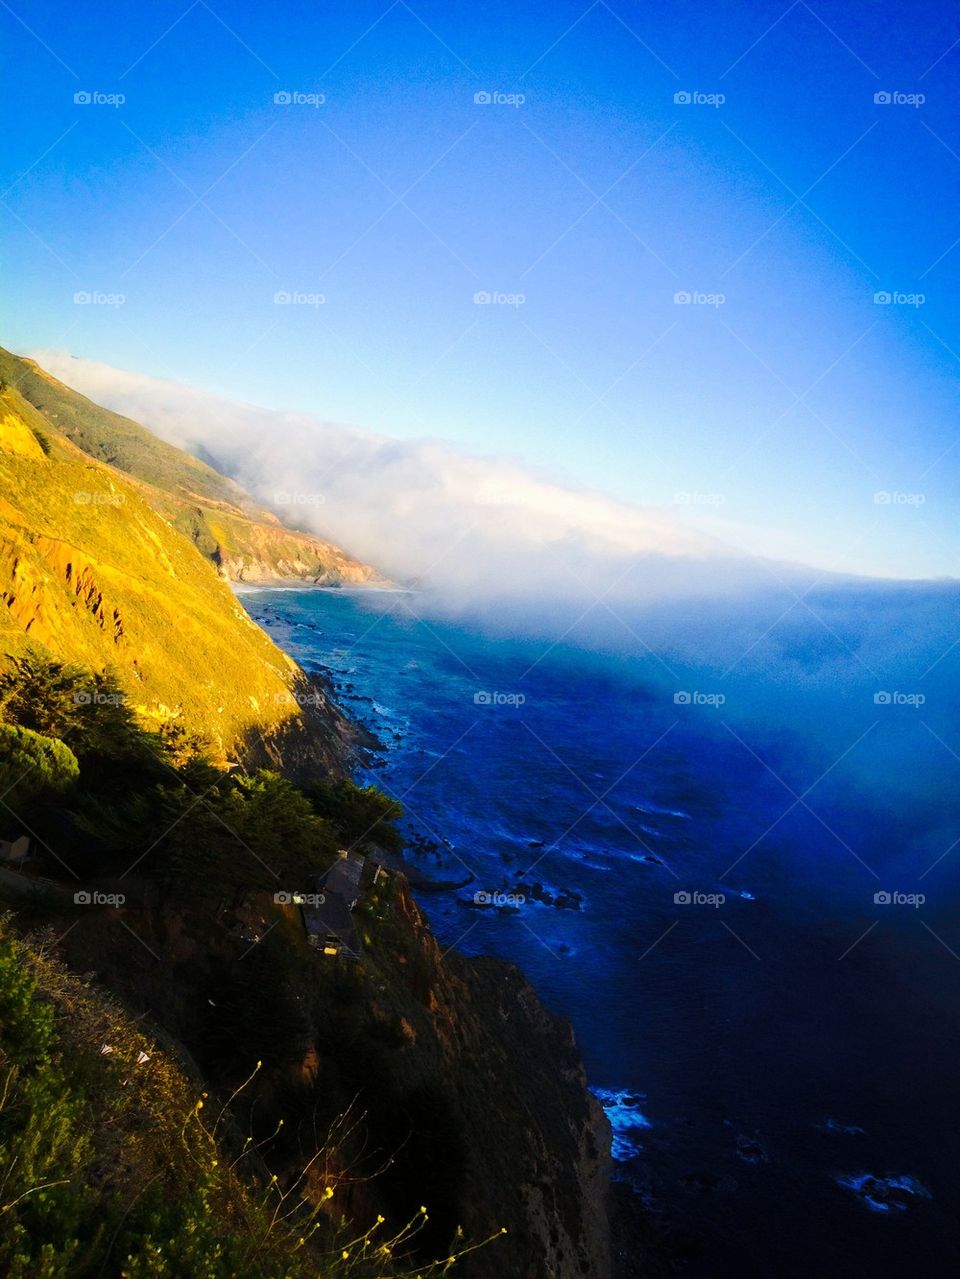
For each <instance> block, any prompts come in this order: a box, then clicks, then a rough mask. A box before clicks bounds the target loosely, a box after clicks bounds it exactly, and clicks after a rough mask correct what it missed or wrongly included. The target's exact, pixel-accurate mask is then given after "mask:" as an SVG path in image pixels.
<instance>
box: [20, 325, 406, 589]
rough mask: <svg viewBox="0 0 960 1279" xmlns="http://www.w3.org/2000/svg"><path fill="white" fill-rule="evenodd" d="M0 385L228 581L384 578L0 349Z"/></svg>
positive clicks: (213, 472)
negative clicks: (123, 484)
mask: <svg viewBox="0 0 960 1279" xmlns="http://www.w3.org/2000/svg"><path fill="white" fill-rule="evenodd" d="M0 381H2V382H3V383H5V384H6V385H7V386H8V387H10V388H12V389H14V390H16V391H17V392H19V394H20V395H21V396H22V397H23V399H24V400H25V401H27V402H28V403H29V404H30V405H31V407H32V408H33V409H35V410H36V411H37V413H38V414H39V415H40V416H41V417H42V418H43V419H44V420H45V421H46V423H47V424H48V426H49V427H50V428H51V429H52V430H54V431H56V432H57V433H58V434H60V435H61V436H63V437H65V438H66V439H68V440H70V441H71V443H73V444H74V445H75V446H76V447H77V448H78V449H80V450H81V451H82V452H83V453H85V454H87V455H88V456H89V457H91V458H94V459H95V460H97V461H99V462H103V463H105V464H107V465H108V466H110V467H112V468H113V469H114V470H116V471H119V472H121V473H122V474H123V475H124V476H125V477H126V478H127V480H128V482H129V483H132V484H134V485H135V486H136V488H137V489H138V491H139V493H140V496H141V498H142V499H143V501H144V502H146V504H147V505H149V506H150V507H152V508H153V509H154V510H155V511H157V512H158V513H159V514H160V515H162V516H163V518H164V519H165V520H167V521H168V522H169V523H170V524H172V525H173V527H174V528H176V529H178V530H179V531H180V532H181V533H183V534H184V535H185V536H186V537H188V538H189V539H190V540H191V541H192V542H193V543H194V545H195V546H196V547H197V549H198V550H199V551H200V553H201V554H202V555H203V556H204V557H205V558H206V559H208V560H209V561H210V562H211V563H212V564H214V565H215V566H216V568H217V569H218V570H219V571H220V572H221V574H222V575H223V576H224V577H227V578H229V579H230V580H233V581H244V580H264V579H269V578H286V577H290V578H300V579H302V580H304V581H314V582H321V583H323V584H325V585H339V584H341V583H367V582H371V583H372V582H379V581H383V579H382V578H381V577H380V576H379V574H378V573H377V572H376V571H375V570H374V569H372V568H371V567H370V566H369V565H368V564H362V563H360V562H359V561H358V560H355V559H354V558H353V557H352V556H350V555H348V554H347V553H346V552H345V551H344V550H342V549H341V548H340V547H338V546H335V545H334V544H333V543H331V542H326V541H324V540H323V539H322V538H318V537H315V536H313V535H312V534H309V533H305V532H302V531H299V530H296V529H292V528H287V527H285V526H284V525H283V524H281V523H280V521H279V520H278V519H277V517H276V515H274V514H272V513H271V512H270V511H267V510H265V509H264V508H263V507H262V506H259V505H258V504H257V503H256V502H255V501H254V500H253V499H252V498H251V497H250V496H249V495H248V494H247V493H245V492H244V491H243V489H242V488H240V486H239V485H238V484H236V483H234V481H233V480H231V479H229V478H227V477H226V476H225V475H221V474H220V473H219V471H216V470H215V469H214V468H213V467H212V466H209V465H208V464H207V463H206V462H204V461H201V460H200V459H199V458H196V457H193V456H192V455H191V454H190V453H187V452H184V450H182V449H178V448H175V447H174V446H173V445H172V444H168V443H166V441H164V440H161V439H159V438H158V437H157V436H156V435H154V434H152V433H151V432H150V431H148V430H147V429H146V427H144V426H141V424H140V423H139V422H134V421H133V419H132V418H128V417H123V416H122V415H121V414H119V413H113V412H112V411H111V410H110V409H106V408H103V407H102V406H101V405H99V404H95V403H94V402H93V401H92V400H89V399H87V397H86V396H84V395H81V394H80V393H79V392H78V391H74V390H72V389H71V388H70V387H68V386H65V385H64V384H63V383H62V382H60V381H58V380H57V379H56V378H54V377H52V376H51V375H50V374H49V373H46V372H45V371H44V370H43V369H41V368H40V366H39V365H38V364H36V363H35V362H34V361H33V360H28V359H25V358H22V357H20V356H16V355H12V354H11V353H10V352H9V351H4V350H3V349H2V348H0Z"/></svg>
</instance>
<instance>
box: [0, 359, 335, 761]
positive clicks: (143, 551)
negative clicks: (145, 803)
mask: <svg viewBox="0 0 960 1279" xmlns="http://www.w3.org/2000/svg"><path fill="white" fill-rule="evenodd" d="M0 604H2V605H3V608H2V610H0V660H2V657H3V655H4V654H7V655H10V654H17V653H21V652H23V651H24V650H25V649H26V648H28V647H30V646H34V647H40V648H41V649H42V650H44V651H46V652H48V653H50V654H52V655H53V656H54V657H57V658H59V659H61V660H65V661H68V662H71V663H75V664H77V665H79V666H82V667H84V668H86V669H92V670H98V671H104V670H107V669H110V670H112V671H113V672H114V673H115V674H116V677H117V679H118V680H119V682H120V685H121V687H122V688H123V690H124V694H125V696H126V697H127V699H128V701H129V704H130V706H131V707H132V708H133V709H134V711H135V713H136V714H137V715H138V716H139V717H140V718H141V719H142V720H146V721H152V722H155V723H162V722H171V721H173V722H176V723H178V724H179V725H181V726H182V727H183V728H185V729H186V730H188V731H190V732H195V733H200V734H202V735H203V736H204V737H205V738H206V739H207V740H208V741H209V743H210V749H211V750H212V752H213V753H214V755H215V756H216V757H217V758H219V759H236V758H240V759H246V758H252V759H257V758H261V759H262V758H265V757H274V758H276V757H277V752H278V751H280V750H281V748H282V746H283V743H284V742H285V741H293V740H294V739H295V740H296V744H297V750H298V751H300V752H301V753H303V754H305V755H308V756H312V757H313V758H314V759H315V760H316V761H318V762H319V763H321V764H324V765H326V766H328V767H336V766H337V761H338V759H339V757H340V756H341V755H342V749H341V744H340V741H339V734H340V731H341V729H344V731H345V726H344V724H343V721H342V720H341V719H340V718H339V717H338V716H337V715H336V714H335V712H334V711H333V710H332V708H329V707H327V706H326V705H325V704H324V699H323V698H322V696H321V695H319V694H318V695H317V696H315V697H313V696H312V697H311V698H306V697H304V696H303V694H302V691H300V690H301V686H303V685H305V682H306V677H305V676H304V675H303V672H301V671H300V669H299V668H298V667H297V666H296V665H295V663H293V662H292V661H291V659H290V658H288V657H287V656H286V655H285V654H283V653H282V652H281V651H280V650H279V649H278V648H277V647H276V646H275V645H274V644H273V643H272V641H271V640H270V639H269V638H268V637H267V636H266V635H265V634H264V633H263V632H262V631H261V630H260V629H259V627H257V626H256V625H255V624H254V623H253V622H252V621H251V620H250V618H249V617H248V616H247V615H246V613H245V612H244V611H243V609H242V608H240V606H239V605H238V604H237V602H236V600H235V599H234V597H233V594H232V592H231V590H230V588H229V587H228V586H227V584H226V583H225V582H224V581H223V580H222V579H221V578H219V577H218V575H217V572H216V570H215V569H214V567H213V566H212V565H211V564H210V563H209V561H207V560H205V559H204V557H203V555H202V554H201V553H200V552H199V551H198V549H197V547H196V546H195V545H194V544H193V542H192V541H191V540H190V539H188V538H187V537H185V536H184V535H183V534H181V533H180V532H178V531H177V530H176V529H175V528H173V527H171V525H170V524H169V523H168V522H167V520H166V519H164V518H163V517H162V516H161V515H160V514H158V513H157V511H156V510H155V509H154V507H153V505H151V503H150V502H149V501H148V499H147V494H146V493H145V491H144V486H143V485H141V484H139V483H137V482H136V481H134V480H130V479H129V478H127V477H126V476H124V475H123V474H122V473H121V472H120V471H118V470H115V469H114V468H112V467H111V466H109V465H107V464H106V463H104V462H102V461H99V460H97V461H95V460H93V458H91V457H90V456H88V455H87V454H85V453H83V452H81V451H80V449H79V448H77V447H76V446H75V445H74V444H73V443H72V442H71V441H70V440H68V439H67V438H65V437H64V436H63V435H62V434H61V433H60V432H59V431H58V430H57V429H55V427H54V426H53V423H52V421H51V419H49V418H47V417H44V416H43V415H42V414H41V413H40V412H39V411H38V410H37V409H36V408H35V407H34V406H33V405H32V404H29V403H27V402H26V401H25V400H24V398H23V397H22V396H21V394H20V393H19V391H17V390H16V389H15V388H14V387H13V386H12V385H9V384H8V385H7V387H6V389H5V390H3V391H2V392H0ZM298 691H299V695H298ZM318 703H319V704H318Z"/></svg>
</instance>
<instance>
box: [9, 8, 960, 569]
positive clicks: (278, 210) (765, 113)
mask: <svg viewBox="0 0 960 1279" xmlns="http://www.w3.org/2000/svg"><path fill="white" fill-rule="evenodd" d="M0 27H2V40H3V49H4V63H5V68H4V75H3V81H2V86H0V94H2V98H3V109H4V114H5V118H6V120H7V122H8V127H7V129H6V130H5V135H4V141H5V146H4V148H3V156H2V159H0V169H2V172H0V191H2V192H3V195H2V204H0V225H2V228H3V237H4V246H3V269H4V277H5V298H6V302H7V309H6V313H5V320H4V323H3V326H2V329H3V332H2V337H0V341H2V342H3V344H4V345H8V346H11V347H13V348H14V349H20V350H24V349H28V348H35V347H43V346H48V347H49V346H56V347H64V348H67V349H70V350H72V351H74V352H75V353H77V354H79V355H83V356H87V357H90V358H93V359H98V360H103V361H106V362H108V363H113V364H117V365H120V366H123V367H127V368H132V369H137V370H141V371H143V372H148V373H152V374H155V375H158V376H161V377H169V378H174V379H177V380H179V381H185V382H189V383H192V384H194V385H196V386H198V387H201V388H205V389H209V390H212V391H217V392H224V393H227V394H230V395H233V396H237V397H240V398H244V399H248V400H252V401H254V402H258V403H263V404H265V405H269V406H272V407H283V408H301V409H307V410H310V411H312V412H315V413H318V414H320V415H322V416H326V417H329V418H331V419H336V420H342V421H349V422H353V423H356V424H359V425H363V426H367V427H370V428H372V429H375V430H381V431H384V432H387V433H390V434H396V435H401V436H411V435H419V434H429V435H437V436H441V437H444V438H447V439H450V440H453V441H455V442H456V443H458V444H460V445H462V446H464V447H467V448H469V449H471V450H474V451H494V452H504V451H507V452H511V453H514V454H517V455H519V456H520V457H522V458H524V459H525V460H527V461H528V462H530V463H533V464H534V465H537V466H539V467H542V468H544V469H545V470H546V471H547V472H548V473H549V474H552V475H553V476H555V477H556V478H559V479H561V480H563V479H567V480H569V479H574V480H576V481H578V482H582V483H585V484H588V485H592V486H595V487H597V488H600V489H603V490H605V491H607V492H609V493H612V494H614V495H616V496H619V497H622V498H626V499H629V500H632V501H636V502H640V503H644V504H657V505H671V504H673V503H674V501H675V497H676V495H677V494H679V493H688V494H690V493H692V494H699V495H701V497H700V499H699V500H698V499H694V500H693V501H692V502H691V504H690V506H689V512H690V514H691V516H692V518H693V519H695V520H696V521H699V522H701V523H704V524H705V525H706V526H708V527H715V528H716V529H717V531H719V532H721V533H722V532H724V531H726V532H728V533H730V534H731V535H738V534H742V535H743V538H744V539H745V541H746V543H747V544H749V545H751V546H752V547H753V549H764V548H769V549H770V550H771V551H773V552H774V553H783V554H790V555H792V556H794V557H795V558H802V559H806V560H808V561H811V562H814V563H818V564H823V565H836V566H839V567H843V566H847V565H856V566H857V567H860V568H864V569H868V570H872V571H874V572H877V573H881V572H890V573H896V574H898V575H943V574H949V575H958V574H960V536H958V534H960V530H958V526H957V519H956V510H957V493H958V490H960V484H958V480H960V476H958V470H960V445H958V446H957V447H955V448H954V447H953V446H954V445H955V444H956V442H957V439H958V436H960V424H958V420H957V412H956V403H957V396H956V392H957V361H958V355H957V352H960V307H958V306H957V298H958V296H960V280H958V268H960V244H958V243H957V241H958V238H960V216H958V210H960V127H958V126H960V113H958V111H957V91H956V86H957V82H958V74H960V43H957V44H955V42H956V41H958V39H960V13H958V11H957V10H956V7H955V6H953V5H947V4H943V5H936V4H929V5H923V6H916V5H914V4H912V3H907V2H906V0H904V2H903V3H898V4H893V3H885V2H884V0H880V2H879V3H872V4H870V5H861V6H852V5H849V4H840V3H838V2H836V0H830V2H829V3H826V2H824V3H821V2H820V0H817V3H815V4H813V5H808V4H806V3H803V0H798V3H795V4H792V5H790V4H789V0H776V2H773V3H769V2H766V0H765V2H762V3H761V2H758V0H756V2H748V3H736V4H733V3H729V4H718V5H709V6H708V5H702V4H689V3H677V4H674V5H669V6H668V5H661V6H639V5H635V4H631V3H627V2H626V0H616V2H615V3H614V2H613V0H611V3H610V4H609V5H607V4H605V3H602V2H601V3H596V4H593V5H589V4H588V3H585V2H583V0H577V3H568V2H567V0H558V2H556V3H551V4H546V3H541V4H526V5H524V4H519V5H518V4H517V3H515V2H513V3H509V4H507V3H499V2H494V3H485V4H479V5H478V4H462V5H461V4H454V5H451V4H441V3H439V0H417V2H416V3H415V4H409V5H408V4H406V3H404V2H403V0H398V2H397V3H394V4H389V3H388V0H378V2H377V3H368V2H367V0H351V2H350V3H338V2H334V3H330V4H323V5H307V4H291V3H288V2H284V0H279V3H275V4H273V5H271V6H266V5H262V4H253V3H246V2H239V0H216V3H215V4H210V5H208V4H206V3H205V2H204V0H197V3H195V4H192V5H190V4H189V0H177V2H176V3H167V2H166V0H157V2H156V3H151V4H149V5H142V6H133V5H116V4H111V5H106V4H98V3H95V2H94V3H90V4H85V5H83V6H77V5H72V4H71V5H67V4H65V3H60V4H55V3H45V2H44V0H35V2H34V3H31V4H29V5H27V4H25V3H22V2H21V0H15V2H14V4H13V5H11V6H7V5H6V4H3V6H2V8H0ZM83 92H86V93H91V94H101V95H113V94H122V95H124V96H125V99H126V101H125V102H124V103H123V104H122V105H121V106H113V105H110V104H109V103H108V102H91V103H86V104H84V103H81V104H75V102H74V95H75V94H76V93H83ZM278 92H281V93H282V92H287V93H299V94H302V95H316V94H322V95H324V97H325V101H324V103H323V105H321V106H313V105H310V104H309V103H308V102H292V103H289V104H275V102H274V95H275V94H277V93H278ZM482 92H486V93H497V92H499V93H500V94H503V95H523V96H524V98H525V101H523V102H522V104H521V105H513V104H511V103H510V102H491V103H480V104H478V103H476V102H475V101H474V95H475V94H477V93H482ZM678 93H689V94H694V93H696V94H699V95H706V96H707V97H709V96H710V95H718V94H722V95H723V96H724V98H725V101H724V102H723V103H722V105H714V104H713V102H712V101H693V102H688V103H683V102H680V103H678V102H675V100H674V98H675V95H676V94H678ZM877 93H891V94H892V93H899V94H900V95H908V96H909V95H917V94H922V95H924V96H925V98H926V101H925V102H923V103H922V105H914V104H913V103H911V102H910V101H893V102H887V103H876V102H875V101H874V96H875V94H877ZM198 197H199V198H200V199H199V202H198ZM79 291H88V292H99V293H102V294H110V293H114V294H116V293H119V294H123V295H124V296H125V299H126V300H125V302H124V303H123V305H122V306H117V307H114V306H110V305H104V304H94V305H76V304H75V303H74V301H73V297H74V294H75V293H76V292H79ZM278 291H288V292H298V293H301V294H323V296H324V298H325V301H324V302H323V304H322V305H320V306H311V305H303V304H295V305H286V306H283V305H279V306H278V305H277V304H275V302H274V295H275V293H277V292H278ZM478 291H488V292H494V293H501V294H518V293H519V294H523V295H524V297H525V301H524V302H523V304H522V305H520V306H510V305H507V304H502V303H500V304H497V303H495V304H491V305H485V306H484V305H477V304H475V303H474V300H473V298H474V294H475V293H476V292H478ZM678 291H687V292H690V293H695V294H702V295H714V294H723V295H724V297H725V301H724V302H723V303H722V305H718V306H713V305H709V304H707V303H703V302H700V303H693V304H689V305H682V304H679V305H678V304H677V303H675V301H674V295H675V293H677V292H678ZM880 291H889V292H891V293H896V294H901V295H916V294H922V295H924V297H925V301H924V302H923V304H922V305H918V306H915V305H910V304H909V303H907V302H894V303H892V304H890V305H878V304H876V303H875V302H874V295H875V293H877V292H880ZM951 449H952V451H950V450H951ZM877 492H887V493H893V494H897V495H902V496H901V497H900V498H899V499H897V498H895V499H894V500H892V501H891V502H889V503H887V504H883V503H877V502H876V501H874V494H875V493H877ZM916 494H919V495H921V497H922V502H921V501H919V500H918V499H916V498H915V497H914V496H913V495H916ZM716 495H719V498H722V499H723V501H722V504H719V503H718V502H717V500H716ZM715 520H719V521H720V522H719V523H714V521H715Z"/></svg>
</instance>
